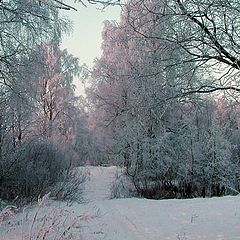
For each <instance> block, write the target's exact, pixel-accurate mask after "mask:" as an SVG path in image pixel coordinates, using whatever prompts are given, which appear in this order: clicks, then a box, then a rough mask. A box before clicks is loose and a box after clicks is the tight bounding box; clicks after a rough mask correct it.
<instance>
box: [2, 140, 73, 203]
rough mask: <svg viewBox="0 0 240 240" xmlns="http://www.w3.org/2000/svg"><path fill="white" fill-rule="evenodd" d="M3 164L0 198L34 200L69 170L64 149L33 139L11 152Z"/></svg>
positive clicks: (68, 161) (45, 141)
mask: <svg viewBox="0 0 240 240" xmlns="http://www.w3.org/2000/svg"><path fill="white" fill-rule="evenodd" d="M5 161H6V162H5V165H4V164H3V168H4V172H3V173H4V174H3V176H2V179H1V192H0V197H1V198H3V199H15V198H16V197H18V198H20V199H21V198H26V199H30V200H31V199H36V198H37V197H38V196H43V195H44V194H46V192H47V191H48V189H49V186H52V185H54V184H56V183H57V182H59V181H61V180H62V179H63V175H64V174H65V172H66V171H67V170H68V169H69V168H70V162H71V161H70V159H69V158H68V155H67V153H66V152H65V151H64V149H61V148H60V146H58V145H57V144H55V143H53V142H52V141H51V140H48V139H40V138H34V139H31V140H29V141H27V142H25V143H22V145H21V146H19V147H17V148H15V149H14V151H13V152H12V154H9V158H8V159H6V160H5Z"/></svg>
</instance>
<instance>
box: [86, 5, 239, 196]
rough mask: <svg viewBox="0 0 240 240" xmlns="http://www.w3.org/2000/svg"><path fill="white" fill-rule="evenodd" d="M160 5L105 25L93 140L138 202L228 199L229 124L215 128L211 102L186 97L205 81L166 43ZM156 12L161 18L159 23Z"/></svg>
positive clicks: (167, 30) (168, 25) (93, 97)
mask: <svg viewBox="0 0 240 240" xmlns="http://www.w3.org/2000/svg"><path fill="white" fill-rule="evenodd" d="M166 4H167V2H165V1H160V2H155V1H130V2H129V3H128V4H127V6H126V7H125V8H124V10H123V12H122V15H121V20H120V23H115V22H105V27H104V30H103V44H102V49H103V55H102V57H101V58H100V59H99V60H97V61H96V64H95V67H94V69H93V75H92V78H93V79H92V86H91V88H90V89H89V90H88V97H89V99H90V101H91V103H92V106H91V107H92V109H91V110H92V112H93V113H92V114H93V116H94V115H95V116H97V119H98V121H99V122H100V124H98V123H97V124H96V123H95V126H96V128H97V129H99V130H98V131H97V134H99V137H100V139H102V141H100V142H101V143H102V142H103V143H105V149H106V151H105V152H106V153H107V154H108V155H110V156H111V158H113V159H114V160H115V161H116V162H118V163H120V164H123V165H124V166H125V167H126V171H127V174H128V175H129V176H130V177H131V179H132V181H133V183H134V185H135V187H136V190H137V192H138V194H140V195H142V196H145V197H150V198H167V197H193V196H203V197H205V196H213V195H221V194H224V192H225V191H228V192H231V191H232V189H234V188H235V187H236V184H235V182H236V174H235V173H234V174H231V172H233V171H235V169H236V168H235V167H236V165H235V164H234V163H233V161H232V152H233V149H234V145H233V144H232V142H231V140H230V138H229V136H228V135H227V127H226V126H228V119H227V118H224V119H223V120H222V122H223V123H224V124H225V125H224V124H223V123H222V122H221V121H219V120H218V116H217V114H216V108H217V106H216V103H215V102H212V100H210V99H201V98H200V96H199V95H197V94H196V92H192V94H191V95H188V94H185V93H186V89H197V88H199V87H201V86H202V84H203V83H204V82H205V81H206V80H207V77H208V75H207V74H206V75H203V74H202V72H201V71H193V69H197V62H195V61H187V59H188V56H189V53H187V52H186V51H184V49H183V48H179V46H178V44H177V43H176V42H175V41H170V39H171V38H172V39H174V38H175V37H176V31H175V30H176V29H173V28H172V26H175V24H176V16H174V15H173V14H172V15H171V14H170V13H171V12H170V10H167V9H166ZM159 9H160V10H161V11H166V18H164V19H162V18H160V17H157V15H156V11H159ZM179 24H180V23H179ZM184 26H186V25H184ZM180 27H181V26H180ZM179 30H181V28H179ZM180 33H181V31H180ZM180 33H179V34H180ZM156 34H157V35H156ZM146 36H148V37H146ZM156 36H160V37H159V38H158V37H156ZM161 36H163V37H161ZM164 36H168V37H169V38H168V39H164ZM104 133H105V134H104ZM226 166H228V167H226Z"/></svg>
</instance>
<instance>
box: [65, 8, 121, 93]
mask: <svg viewBox="0 0 240 240" xmlns="http://www.w3.org/2000/svg"><path fill="white" fill-rule="evenodd" d="M72 6H74V7H76V8H77V9H78V11H74V10H71V11H64V15H66V16H68V18H70V20H71V21H72V22H73V33H72V34H70V36H65V37H64V39H63V43H62V48H66V49H67V50H68V52H69V53H71V54H73V55H74V56H76V57H78V58H79V60H80V64H81V65H82V64H83V63H86V64H87V65H88V66H90V67H92V65H93V61H94V59H95V58H97V57H100V56H101V43H102V35H101V32H102V29H103V21H104V20H117V21H118V20H119V17H120V7H117V6H115V7H111V6H109V7H107V8H106V9H105V10H104V11H101V10H99V9H97V6H96V5H90V4H88V5H87V8H86V7H84V6H83V5H81V4H80V3H77V4H73V5H72ZM74 84H75V85H76V86H77V90H76V93H77V94H79V93H80V94H81V93H83V86H82V84H81V83H80V82H76V81H75V82H74Z"/></svg>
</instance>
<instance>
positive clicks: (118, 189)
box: [111, 169, 137, 198]
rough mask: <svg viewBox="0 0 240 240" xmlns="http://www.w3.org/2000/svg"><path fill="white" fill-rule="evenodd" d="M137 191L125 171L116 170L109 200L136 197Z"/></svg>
mask: <svg viewBox="0 0 240 240" xmlns="http://www.w3.org/2000/svg"><path fill="white" fill-rule="evenodd" d="M136 196H137V191H136V188H135V187H134V185H133V183H132V181H131V178H130V177H129V176H128V175H127V174H126V171H125V169H118V171H117V172H116V175H115V180H114V182H113V184H112V186H111V198H127V197H136Z"/></svg>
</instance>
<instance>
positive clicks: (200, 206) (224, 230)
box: [83, 167, 240, 240]
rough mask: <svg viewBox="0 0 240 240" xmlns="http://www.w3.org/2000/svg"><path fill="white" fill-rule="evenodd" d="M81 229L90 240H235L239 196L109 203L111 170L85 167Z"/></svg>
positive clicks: (239, 224)
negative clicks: (85, 218)
mask: <svg viewBox="0 0 240 240" xmlns="http://www.w3.org/2000/svg"><path fill="white" fill-rule="evenodd" d="M89 171H90V180H89V182H88V183H87V186H86V197H87V198H88V199H89V203H88V204H86V205H85V208H86V209H87V211H90V212H91V211H96V210H98V212H99V216H98V217H96V218H94V219H93V220H91V221H89V222H88V224H87V225H86V226H85V228H84V229H83V233H84V234H83V235H84V236H85V237H86V239H88V240H90V239H96V240H103V239H104V240H128V239H129V240H143V239H148V240H158V239H159V240H223V239H225V240H237V239H239V240H240V197H238V196H237V197H228V196H227V197H223V198H211V199H188V200H162V201H157V200H147V199H136V198H129V199H109V194H110V186H111V183H112V181H113V179H114V175H115V172H116V168H115V167H109V168H105V167H89Z"/></svg>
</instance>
